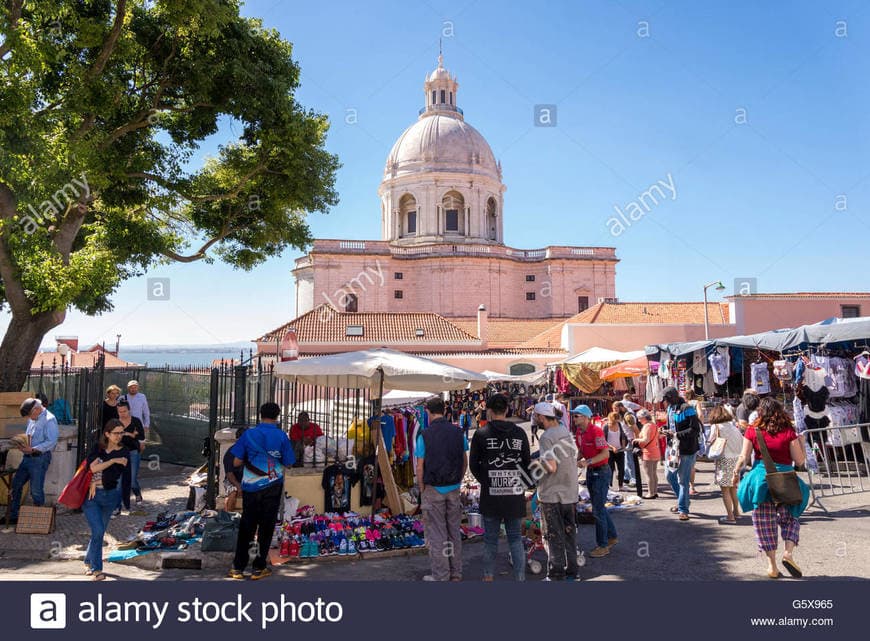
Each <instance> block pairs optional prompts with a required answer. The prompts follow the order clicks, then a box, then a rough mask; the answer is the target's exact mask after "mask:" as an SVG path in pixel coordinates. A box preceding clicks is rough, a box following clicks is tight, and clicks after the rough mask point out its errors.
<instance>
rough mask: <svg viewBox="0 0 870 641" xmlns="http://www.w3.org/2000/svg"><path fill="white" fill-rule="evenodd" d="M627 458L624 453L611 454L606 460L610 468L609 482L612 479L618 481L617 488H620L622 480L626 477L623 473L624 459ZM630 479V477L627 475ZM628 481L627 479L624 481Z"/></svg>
mask: <svg viewBox="0 0 870 641" xmlns="http://www.w3.org/2000/svg"><path fill="white" fill-rule="evenodd" d="M626 458H628V457H627V456H626V452H624V451H623V452H611V453H610V458H609V459H608V460H607V464H608V466H609V467H610V474H611V482H612V479H618V480H619V483H618V485H617V487H622V479H623V478H625V477H626V476H627V475H626V473H625V459H626ZM628 476H629V478H630V475H628ZM626 480H628V479H626Z"/></svg>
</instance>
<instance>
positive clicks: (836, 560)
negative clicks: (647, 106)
mask: <svg viewBox="0 0 870 641" xmlns="http://www.w3.org/2000/svg"><path fill="white" fill-rule="evenodd" d="M712 469H713V464H712V463H699V469H698V478H697V480H698V489H699V491H700V495H699V496H698V497H697V498H696V499H695V500H693V502H692V512H693V514H692V519H691V520H690V521H688V522H679V521H678V520H677V518H676V517H675V516H674V515H672V514H671V513H670V512H669V511H668V508H669V507H671V506H672V505H673V504H674V501H673V496H672V494H671V492H670V490H669V489H664V488H663V485H660V490H659V496H660V498H659V499H658V500H655V501H646V502H644V504H643V505H640V506H637V507H633V508H629V509H625V510H622V511H617V512H616V513H615V514H614V521H615V523H616V527H617V530H618V531H619V544H618V545H617V546H616V547H615V548H614V549H613V552H612V553H611V554H610V556H608V557H605V558H603V559H585V565H584V567H583V568H582V570H581V576H582V579H583V580H596V581H602V580H604V581H620V580H628V581H636V580H645V579H656V580H658V579H672V580H685V581H701V580H729V581H740V580H765V581H766V580H768V579H766V578H765V577H764V573H763V570H764V562H763V561H762V559H761V557H760V556H758V553H757V552H756V547H755V538H754V535H753V531H752V526H751V523H750V520H749V517H743V518H742V519H741V522H740V523H739V524H738V525H730V526H729V525H720V524H719V522H718V517H719V516H721V515H723V514H724V508H723V506H722V501H721V499H720V498H719V496H718V493H717V492H714V491H713V490H714V488H713V487H712V486H710V483H711V481H712V476H713V475H712ZM188 473H189V470H188V469H185V468H179V467H175V466H163V469H162V470H160V471H152V470H144V469H143V474H142V480H143V488H144V494H145V498H146V501H145V502H144V503H143V504H141V507H142V509H143V510H145V511H147V512H148V515H149V517H153V516H154V515H156V514H157V512H159V511H164V510H166V509H174V510H178V509H183V507H184V503H185V501H186V498H187V488H186V487H185V486H184V485H182V481H183V479H184V478H185V477H186V476H187V474H188ZM659 475H660V479H662V480H663V478H664V474H663V472H662V471H661V469H660V472H659ZM823 503H824V505H825V507H826V508H827V509H828V510H829V512H828V513H825V512H823V511H822V510H821V509H819V508H817V507H811V508H810V509H808V510H807V512H806V513H805V514H804V516H803V518H802V519H801V523H802V526H803V527H802V530H801V544H800V546H799V547H798V551H797V557H796V558H797V559H798V562H799V563H800V564H801V566H802V568H803V570H804V573H805V575H806V580H808V581H812V580H814V579H820V578H824V579H870V550H868V548H867V546H866V541H867V540H868V538H870V493H867V494H856V495H849V496H839V497H836V498H829V499H825V500H824V501H823ZM145 520H146V517H144V516H127V517H119V518H115V519H113V520H112V522H111V524H110V526H109V535H110V536H109V544H110V545H115V544H116V543H117V542H118V541H121V540H124V539H126V538H127V537H128V536H129V535H130V534H132V533H133V532H135V531H136V530H137V529H138V528H139V527H140V526H141V524H142V523H143V522H144V521H145ZM57 521H58V526H57V530H56V531H55V533H54V534H52V535H50V536H27V535H16V534H14V533H10V532H2V533H0V579H2V580H45V579H49V578H52V579H61V580H88V579H87V577H85V576H83V574H82V571H83V565H82V562H81V559H82V558H83V556H84V548H85V544H86V543H87V539H88V529H87V526H86V524H85V521H84V517H83V516H82V515H81V514H71V513H61V514H59V516H58V519H57ZM578 543H579V545H580V547H581V548H582V549H584V550H587V551H588V550H590V549H592V547H594V543H593V527H592V526H591V525H582V526H580V528H579V534H578ZM501 545H502V548H501V549H502V551H503V553H502V554H501V555H500V561H499V563H500V567H499V576H498V577H497V579H498V580H510V578H509V577H510V573H509V570H510V568H509V565H508V561H507V551H506V546H505V544H504V541H502V544H501ZM107 549H108V548H107ZM482 550H483V545H482V543H481V542H480V541H475V542H472V543H468V544H466V545H465V546H464V550H463V555H464V568H465V579H466V580H478V579H479V578H480V576H481V574H482V560H481V556H482ZM541 558H543V557H541ZM221 565H222V564H221V563H217V564H214V563H212V564H207V567H206V569H203V570H178V569H172V570H157V571H154V570H144V569H141V568H139V567H134V566H129V565H125V564H117V563H107V564H106V567H105V571H106V573H107V574H108V575H109V577H110V579H118V580H155V579H159V580H173V581H177V580H199V579H208V580H222V579H223V572H224V569H223V568H222V567H221ZM208 566H212V567H208ZM427 566H428V563H427V557H426V555H425V554H420V553H417V554H411V555H409V556H403V557H398V558H384V559H376V560H370V559H366V560H355V561H348V560H344V559H335V558H328V559H325V560H322V561H321V560H317V561H314V562H304V563H302V562H299V563H288V564H286V565H282V566H277V567H276V568H275V576H274V577H273V579H270V580H276V581H280V580H282V579H290V578H292V579H301V580H334V581H358V580H396V581H416V580H419V579H420V578H421V577H422V576H423V575H424V574H426V573H427V571H428V567H427ZM528 578H529V580H538V579H540V578H541V576H534V575H529V577H528Z"/></svg>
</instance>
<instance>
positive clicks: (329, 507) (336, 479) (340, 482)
mask: <svg viewBox="0 0 870 641" xmlns="http://www.w3.org/2000/svg"><path fill="white" fill-rule="evenodd" d="M356 481H357V474H356V470H353V469H350V468H348V467H345V466H344V465H342V464H340V463H334V464H332V465H330V466H329V467H327V468H326V469H324V470H323V477H322V479H321V483H320V484H321V486H322V487H323V506H324V509H323V511H324V512H338V513H339V514H343V513H345V512H349V511H350V489H351V486H352V485H353V484H354V483H356Z"/></svg>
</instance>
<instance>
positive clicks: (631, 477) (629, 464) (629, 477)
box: [623, 447, 638, 483]
mask: <svg viewBox="0 0 870 641" xmlns="http://www.w3.org/2000/svg"><path fill="white" fill-rule="evenodd" d="M623 454H624V455H625V476H623V478H624V479H625V482H626V483H632V482H634V481H637V477H638V473H637V469H636V468H635V466H634V457H633V456H632V455H631V451H630V447H629V449H628V450H625V452H623Z"/></svg>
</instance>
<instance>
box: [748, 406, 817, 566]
mask: <svg viewBox="0 0 870 641" xmlns="http://www.w3.org/2000/svg"><path fill="white" fill-rule="evenodd" d="M759 438H763V439H764V443H765V444H766V445H767V449H768V451H769V452H770V457H771V458H772V459H773V462H774V463H775V464H776V469H777V471H779V472H785V471H788V470H793V469H794V465H803V464H804V461H805V458H806V455H805V453H804V448H803V446H802V445H801V442H800V440H799V439H798V435H797V433H796V432H795V430H794V426H793V425H792V422H791V419H789V417H788V415H787V414H786V413H785V412H784V411H783V409H782V405H780V404H779V403H778V402H777V401H776V399H774V398H770V397H767V398H763V399H762V400H761V403H760V404H759V406H758V418H757V419H756V421H755V423H754V424H752V425H750V426H749V427H748V428H747V429H746V432H745V433H744V435H743V450H742V452H741V453H740V458H739V459H737V467H736V468H735V470H734V479H733V480H734V483H735V484H736V483H737V481H738V480H739V479H740V472H741V470H742V469H743V467H744V466H745V465H746V462H747V461H749V460H750V455H751V454H752V452H753V450H754V451H755V465H754V466H753V467H752V469H751V470H750V471H749V473H748V474H746V476H744V477H743V480H742V481H740V486H739V487H738V488H737V498H738V500H739V501H740V507H741V508H742V509H743V511H744V512H748V511H750V510H751V511H752V525H753V527H754V528H755V536H756V538H757V539H758V548H759V549H760V550H761V551H762V552H764V553H765V555H767V576H768V577H770V578H771V579H778V578H779V577H781V576H782V574H781V573H780V572H779V570H778V569H777V567H776V551H777V548H778V547H779V541H778V540H777V526H779V528H780V531H781V532H782V539H783V541H784V542H785V552H784V553H783V555H782V565H783V567H784V568H785V569H786V570H787V571H788V573H789V574H791V575H792V576H793V577H795V578H798V577H801V576H803V573H802V572H801V569H800V567H799V566H798V564H797V563H795V560H794V549H795V547H796V546H797V544H798V540H799V538H800V527H801V526H800V522H799V521H798V518H799V517H800V515H801V514H803V512H804V510H805V509H806V507H807V504H808V503H809V500H810V488H809V486H808V485H807V484H806V483H804V482H803V481H801V480H800V479H798V482H799V483H800V487H801V495H802V496H803V500H802V501H801V502H800V504H799V505H777V504H775V503H774V502H773V499H772V498H771V496H770V492H769V490H768V489H767V471H766V470H765V467H764V460H763V458H762V455H761V449H760V448H759V446H758V439H759Z"/></svg>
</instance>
